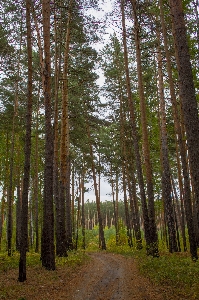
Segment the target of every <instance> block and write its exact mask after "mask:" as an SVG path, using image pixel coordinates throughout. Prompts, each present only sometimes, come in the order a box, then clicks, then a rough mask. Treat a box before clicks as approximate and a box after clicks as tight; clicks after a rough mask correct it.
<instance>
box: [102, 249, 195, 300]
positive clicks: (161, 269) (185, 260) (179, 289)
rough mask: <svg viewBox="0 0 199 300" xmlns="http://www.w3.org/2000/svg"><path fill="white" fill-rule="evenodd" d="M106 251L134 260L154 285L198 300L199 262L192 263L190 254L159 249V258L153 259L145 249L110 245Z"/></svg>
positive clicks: (183, 296) (186, 297)
mask: <svg viewBox="0 0 199 300" xmlns="http://www.w3.org/2000/svg"><path fill="white" fill-rule="evenodd" d="M107 251H109V252H114V253H118V254H122V255H124V256H130V257H133V258H135V259H136V261H137V262H138V266H139V269H140V272H141V274H143V275H144V276H145V277H148V278H149V279H150V280H151V281H152V282H153V283H155V284H158V285H161V286H165V287H171V288H172V289H173V291H175V293H176V295H178V296H180V297H182V299H199V261H197V262H193V261H192V259H191V256H190V253H188V252H178V253H172V254H171V253H169V252H168V250H167V249H160V256H159V257H158V258H153V257H152V256H147V255H146V248H145V247H143V249H142V250H136V248H135V247H132V248H130V247H129V246H128V245H127V244H124V245H120V246H116V245H115V244H112V246H111V247H110V248H109V249H108V250H107Z"/></svg>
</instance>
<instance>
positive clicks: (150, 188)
mask: <svg viewBox="0 0 199 300" xmlns="http://www.w3.org/2000/svg"><path fill="white" fill-rule="evenodd" d="M131 4H132V7H133V18H134V34H135V47H136V62H137V74H138V91H139V100H140V113H141V126H142V145H143V154H144V164H145V173H146V184H147V195H148V215H149V226H150V235H151V237H150V240H151V243H153V244H154V245H156V247H158V235H157V228H156V223H155V207H154V190H153V171H152V166H151V158H150V150H149V138H148V129H147V116H146V100H145V96H144V85H143V75H142V62H141V45H140V29H139V27H140V26H139V23H138V18H137V8H136V6H137V1H136V0H131ZM156 251H158V249H156Z"/></svg>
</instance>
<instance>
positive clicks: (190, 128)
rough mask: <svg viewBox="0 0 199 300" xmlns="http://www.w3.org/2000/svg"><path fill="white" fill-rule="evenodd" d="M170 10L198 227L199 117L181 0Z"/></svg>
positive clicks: (172, 4)
mask: <svg viewBox="0 0 199 300" xmlns="http://www.w3.org/2000/svg"><path fill="white" fill-rule="evenodd" d="M169 3H170V11H171V16H172V22H173V34H174V41H175V49H176V57H177V69H178V76H179V91H180V98H181V101H182V109H183V115H184V123H185V129H186V133H187V145H188V151H189V163H190V169H191V175H192V180H193V188H194V196H195V200H196V209H197V221H198V227H199V139H198V136H199V117H198V108H197V100H196V95H195V88H194V82H193V75H192V68H191V62H190V55H189V48H188V42H187V35H186V26H185V21H184V14H183V8H182V1H181V0H170V1H169ZM193 252H195V254H194V253H193V254H192V257H193V259H194V260H196V259H197V258H198V256H197V253H196V251H194V250H193Z"/></svg>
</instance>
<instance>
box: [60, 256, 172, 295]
mask: <svg viewBox="0 0 199 300" xmlns="http://www.w3.org/2000/svg"><path fill="white" fill-rule="evenodd" d="M90 256H91V258H92V260H91V262H90V263H89V265H88V266H86V267H84V268H83V269H81V271H80V272H79V274H78V276H77V277H76V278H74V280H72V281H71V282H70V289H69V293H68V296H67V298H65V299H75V300H116V299H118V300H119V299H120V300H133V299H137V300H163V299H164V300H165V299H168V300H171V299H175V300H176V299H177V298H176V296H175V297H174V298H173V297H172V295H171V291H169V290H165V289H164V288H160V287H155V286H154V285H153V284H152V283H151V282H150V281H149V280H148V279H146V278H145V277H143V276H141V275H140V273H139V271H138V268H137V266H136V263H135V261H134V260H133V259H132V258H125V257H124V256H122V255H118V254H117V255H115V254H112V253H93V254H90Z"/></svg>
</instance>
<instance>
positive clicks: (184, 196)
mask: <svg viewBox="0 0 199 300" xmlns="http://www.w3.org/2000/svg"><path fill="white" fill-rule="evenodd" d="M159 3H160V19H161V25H162V32H163V39H164V49H165V53H166V59H167V73H168V77H169V88H170V95H171V103H172V108H173V116H174V126H175V133H176V136H177V137H178V138H177V142H178V145H179V150H180V157H181V163H182V171H183V179H184V186H183V187H182V184H181V178H180V177H181V174H179V184H180V190H181V207H182V208H181V212H182V223H183V224H184V207H183V203H182V201H184V205H185V213H186V220H187V227H188V233H189V242H190V252H191V255H192V256H193V257H194V256H195V254H196V253H197V244H196V235H195V230H194V222H193V212H192V203H191V189H190V179H189V172H188V168H187V159H186V149H185V145H184V143H183V136H182V131H181V126H180V120H179V116H178V108H177V101H176V96H175V88H174V83H173V78H172V69H171V59H170V55H169V50H168V41H167V32H166V28H165V21H164V10H163V3H162V0H160V1H159ZM183 190H184V192H183ZM182 229H183V232H184V226H183V228H182ZM183 236H184V234H183ZM183 241H184V249H186V241H185V237H184V238H183Z"/></svg>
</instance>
